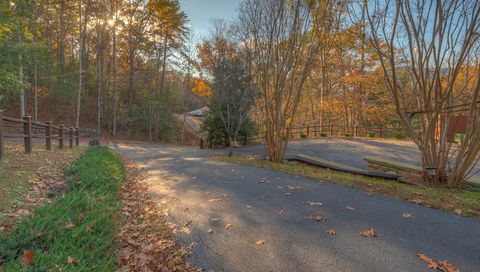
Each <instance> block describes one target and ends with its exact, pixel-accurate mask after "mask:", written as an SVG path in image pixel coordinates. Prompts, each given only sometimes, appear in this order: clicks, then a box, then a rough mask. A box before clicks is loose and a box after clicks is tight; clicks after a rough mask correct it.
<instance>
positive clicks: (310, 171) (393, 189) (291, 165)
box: [215, 156, 480, 218]
mask: <svg viewBox="0 0 480 272" xmlns="http://www.w3.org/2000/svg"><path fill="white" fill-rule="evenodd" d="M215 159H217V160H220V161H226V162H232V163H239V164H245V165H250V166H254V167H260V168H265V169H270V170H275V171H279V172H284V173H288V174H292V175H300V176H304V177H309V178H313V179H316V180H319V181H325V182H330V183H336V184H340V185H343V186H346V187H350V188H355V189H361V190H364V191H366V192H368V193H372V194H378V195H387V196H391V197H395V198H399V199H403V200H408V201H411V202H414V203H416V204H420V205H424V206H427V207H431V208H436V209H440V210H444V211H448V212H452V213H455V214H458V215H462V216H469V217H477V218H480V192H469V191H463V190H447V189H436V188H430V187H424V186H412V185H408V184H403V183H399V182H395V181H391V180H385V179H380V178H371V177H365V176H360V175H353V174H349V173H343V172H337V171H331V170H328V169H322V168H318V167H312V166H309V165H306V164H301V163H295V162H288V163H273V162H269V161H265V160H261V159H257V158H249V157H244V156H233V157H230V158H229V157H227V156H221V157H216V158H215Z"/></svg>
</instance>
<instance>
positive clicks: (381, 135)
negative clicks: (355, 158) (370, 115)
mask: <svg viewBox="0 0 480 272" xmlns="http://www.w3.org/2000/svg"><path fill="white" fill-rule="evenodd" d="M380 138H383V127H380Z"/></svg>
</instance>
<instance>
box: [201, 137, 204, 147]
mask: <svg viewBox="0 0 480 272" xmlns="http://www.w3.org/2000/svg"><path fill="white" fill-rule="evenodd" d="M203 148H204V146H203V138H200V149H203Z"/></svg>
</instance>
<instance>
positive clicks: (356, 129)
mask: <svg viewBox="0 0 480 272" xmlns="http://www.w3.org/2000/svg"><path fill="white" fill-rule="evenodd" d="M354 137H355V138H357V137H358V125H355V132H354Z"/></svg>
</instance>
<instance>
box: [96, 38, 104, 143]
mask: <svg viewBox="0 0 480 272" xmlns="http://www.w3.org/2000/svg"><path fill="white" fill-rule="evenodd" d="M101 31H102V30H100V31H98V40H97V69H98V70H97V71H98V78H97V133H98V134H99V135H101V132H102V104H103V103H102V102H103V98H102V88H103V47H102V36H101Z"/></svg>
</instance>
